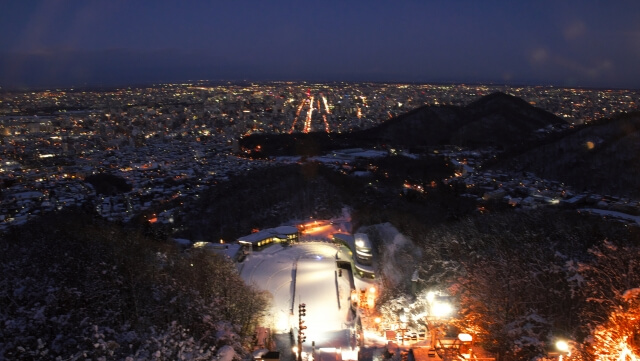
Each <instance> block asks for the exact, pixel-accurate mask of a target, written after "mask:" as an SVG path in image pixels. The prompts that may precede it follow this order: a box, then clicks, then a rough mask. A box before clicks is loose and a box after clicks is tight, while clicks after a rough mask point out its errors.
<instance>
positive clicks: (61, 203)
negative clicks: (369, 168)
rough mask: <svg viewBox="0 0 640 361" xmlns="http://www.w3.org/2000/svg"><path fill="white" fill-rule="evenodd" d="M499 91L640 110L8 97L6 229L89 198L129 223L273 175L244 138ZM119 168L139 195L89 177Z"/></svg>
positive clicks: (323, 93) (333, 93) (157, 92)
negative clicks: (487, 101)
mask: <svg viewBox="0 0 640 361" xmlns="http://www.w3.org/2000/svg"><path fill="white" fill-rule="evenodd" d="M494 91H506V92H509V93H512V94H514V95H517V96H519V97H521V98H523V99H525V100H527V101H528V102H530V103H531V104H534V105H536V106H538V107H542V108H545V109H547V110H548V111H550V112H553V113H555V114H556V115H558V116H560V117H563V118H565V119H567V120H568V121H570V122H574V123H581V122H589V121H591V120H595V119H599V118H602V117H610V116H613V115H615V114H617V113H623V112H626V111H629V110H631V109H634V108H635V107H636V104H638V102H640V99H639V98H640V94H639V93H638V92H636V91H630V90H600V89H594V90H590V89H564V88H545V87H505V86H489V85H477V86H472V85H429V84H382V83H326V84H324V83H307V82H302V83H293V82H274V83H246V84H216V85H212V84H206V83H204V82H202V83H195V84H166V85H158V86H154V87H148V88H124V89H114V90H74V89H69V90H46V91H37V92H36V91H33V92H23V93H18V92H5V93H2V94H1V95H0V96H1V99H0V114H2V115H1V116H0V132H1V134H2V138H1V139H2V164H1V167H2V171H3V173H4V174H6V176H5V177H3V179H2V180H3V182H4V188H5V189H4V197H3V201H2V207H1V208H0V209H1V210H2V214H1V215H0V217H1V220H2V223H1V225H2V227H3V228H5V227H7V226H8V225H11V224H21V223H24V222H25V221H26V220H28V219H29V218H30V217H32V216H35V215H38V214H39V213H41V212H47V211H51V210H54V209H61V208H63V207H65V206H66V205H76V204H79V203H82V202H83V201H84V200H91V202H93V204H94V206H95V208H96V210H97V211H98V212H99V213H100V214H102V215H103V216H105V217H106V218H109V219H124V220H126V219H129V218H130V217H132V216H133V215H135V214H137V213H139V212H140V211H141V210H144V209H147V208H149V207H150V206H151V205H152V204H154V205H157V204H158V203H162V202H166V201H168V200H172V199H176V198H180V197H187V196H189V195H195V194H197V192H198V191H199V190H201V189H202V188H205V187H209V186H210V185H211V184H213V183H215V182H216V181H217V180H223V179H226V177H227V176H228V175H229V174H232V173H234V172H239V171H246V170H249V169H254V168H256V167H263V166H268V165H269V164H270V162H269V161H266V160H253V159H248V158H246V157H242V156H241V154H239V153H238V151H239V149H238V140H239V138H241V137H244V136H247V135H250V134H254V133H292V132H330V133H341V132H350V131H353V130H358V129H365V128H370V127H373V126H376V125H378V124H380V123H381V122H384V121H385V120H387V119H389V118H392V117H395V116H397V115H399V114H401V113H403V112H406V111H408V110H411V109H413V108H417V107H420V106H423V105H440V106H445V105H465V104H468V103H470V102H472V101H473V100H475V99H477V98H479V97H480V96H482V95H486V94H489V93H491V92H494ZM178 145H179V146H178ZM107 170H108V171H109V172H113V173H115V174H117V175H119V176H122V177H124V178H125V179H127V180H128V181H129V182H130V183H131V184H132V185H133V189H132V190H131V191H130V192H127V193H126V194H119V195H114V196H105V195H102V196H101V197H99V198H95V197H92V196H91V194H93V193H94V191H93V190H92V189H90V187H91V186H90V185H89V184H88V183H85V182H84V181H83V180H84V178H85V177H87V176H89V175H91V174H93V173H97V172H102V171H107ZM167 179H171V180H172V182H167V181H166V180H167ZM170 183H173V184H170ZM170 218H171V215H170V214H161V215H159V219H160V220H165V221H166V220H168V219H170Z"/></svg>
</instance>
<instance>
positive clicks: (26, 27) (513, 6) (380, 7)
mask: <svg viewBox="0 0 640 361" xmlns="http://www.w3.org/2000/svg"><path fill="white" fill-rule="evenodd" d="M197 79H209V80H231V81H235V80H254V81H260V80H308V81H333V80H336V81H398V82H439V83H443V82H444V83H449V82H454V83H499V84H531V85H555V86H583V87H604V88H613V87H619V88H634V89H637V88H640V1H637V0H631V1H625V0H613V1H591V0H585V1H561V0H554V1H546V0H536V1H533V0H531V1H527V0H509V1H506V0H505V1H491V0H469V1H464V0H460V1H453V0H450V1H445V0H442V1H427V0H422V1H391V0H389V1H377V0H367V1H356V0H337V1H304V0H298V1H275V0H271V1H242V0H238V1H195V0H193V1H189V0H185V1H178V0H174V1H165V0H153V1H151V0H149V1H142V0H139V1H138V0H131V1H119V0H104V1H93V0H78V1H71V0H70V1H57V0H47V1H35V0H34V1H18V0H16V1H13V0H0V87H2V88H3V89H7V88H14V87H25V86H26V87H42V86H45V87H47V86H58V87H64V86H72V85H73V86H82V85H127V84H132V85H133V84H143V83H159V82H177V81H187V80H197Z"/></svg>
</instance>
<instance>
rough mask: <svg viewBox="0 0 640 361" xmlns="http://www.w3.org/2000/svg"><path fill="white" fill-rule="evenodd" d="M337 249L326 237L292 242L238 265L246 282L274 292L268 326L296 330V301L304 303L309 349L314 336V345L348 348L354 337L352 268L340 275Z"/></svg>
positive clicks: (265, 250)
mask: <svg viewBox="0 0 640 361" xmlns="http://www.w3.org/2000/svg"><path fill="white" fill-rule="evenodd" d="M337 252H338V246H336V245H334V244H331V243H328V242H323V241H316V242H303V243H298V244H295V245H293V246H290V247H282V246H281V245H279V244H274V245H271V246H270V247H267V248H265V249H263V250H261V251H257V252H253V253H252V254H250V255H249V256H248V257H247V258H246V259H245V261H244V262H243V263H241V264H239V266H240V274H241V276H242V278H243V279H244V280H245V281H246V282H247V283H249V284H254V285H255V286H256V287H258V288H260V289H263V290H266V291H269V292H270V293H271V295H272V296H273V299H272V305H271V309H270V311H269V317H270V319H271V320H270V321H271V322H270V323H271V325H269V326H270V327H272V329H273V330H274V331H275V333H287V332H289V331H290V330H294V334H296V335H297V327H298V306H299V304H301V303H304V304H306V310H307V312H306V316H305V317H304V320H305V325H306V326H307V327H308V328H307V330H306V335H307V342H306V343H305V345H304V346H305V347H304V348H305V349H307V348H310V347H311V342H312V341H315V344H316V348H320V347H347V346H349V345H350V342H351V340H350V337H349V336H350V328H351V319H350V313H349V297H350V291H351V286H350V282H349V278H348V277H347V275H348V272H344V271H343V276H342V277H340V276H338V272H337V267H336V253H337Z"/></svg>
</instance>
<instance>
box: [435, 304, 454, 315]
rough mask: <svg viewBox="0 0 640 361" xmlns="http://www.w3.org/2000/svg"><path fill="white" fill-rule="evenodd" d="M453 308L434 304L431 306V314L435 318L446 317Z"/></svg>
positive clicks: (447, 305) (448, 305)
mask: <svg viewBox="0 0 640 361" xmlns="http://www.w3.org/2000/svg"><path fill="white" fill-rule="evenodd" d="M451 311H453V308H452V307H451V305H450V304H448V303H444V302H436V303H434V304H433V305H432V306H431V312H432V313H433V315H434V316H436V317H444V316H448V315H449V314H450V313H451Z"/></svg>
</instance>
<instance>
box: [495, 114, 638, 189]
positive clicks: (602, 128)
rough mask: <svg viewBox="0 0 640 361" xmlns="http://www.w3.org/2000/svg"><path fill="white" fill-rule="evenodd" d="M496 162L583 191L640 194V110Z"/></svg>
mask: <svg viewBox="0 0 640 361" xmlns="http://www.w3.org/2000/svg"><path fill="white" fill-rule="evenodd" d="M505 156H509V155H508V154H505ZM496 166H497V167H500V168H506V169H511V170H516V171H531V172H534V173H535V174H536V175H538V176H540V177H543V178H546V179H554V180H559V181H562V182H565V183H567V184H570V185H572V186H573V187H575V188H576V189H578V190H591V191H595V192H600V193H604V194H613V195H625V196H640V112H634V113H628V114H622V115H619V116H617V117H614V118H610V119H602V120H600V121H598V122H595V123H592V124H588V125H584V126H581V127H578V128H576V129H574V130H573V131H571V132H567V133H566V134H564V135H563V136H562V137H560V138H559V139H555V140H554V141H552V142H548V143H546V144H542V145H540V146H537V147H533V148H530V149H528V150H526V151H524V152H523V153H521V154H518V155H515V156H511V157H509V159H507V160H504V161H501V162H499V163H498V164H497V165H496Z"/></svg>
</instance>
